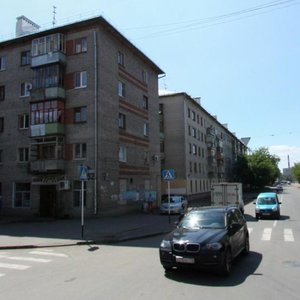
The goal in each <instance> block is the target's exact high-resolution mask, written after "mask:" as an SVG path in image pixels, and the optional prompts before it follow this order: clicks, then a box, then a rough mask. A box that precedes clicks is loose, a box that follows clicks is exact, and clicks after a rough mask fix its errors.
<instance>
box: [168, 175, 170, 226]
mask: <svg viewBox="0 0 300 300" xmlns="http://www.w3.org/2000/svg"><path fill="white" fill-rule="evenodd" d="M168 202H169V224H171V208H170V205H171V197H170V180H168Z"/></svg>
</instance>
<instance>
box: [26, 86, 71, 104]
mask: <svg viewBox="0 0 300 300" xmlns="http://www.w3.org/2000/svg"><path fill="white" fill-rule="evenodd" d="M30 95H31V99H32V100H33V101H41V100H50V99H65V98H66V91H65V89H64V88H62V87H59V86H57V87H46V88H33V89H32V90H31V92H30Z"/></svg>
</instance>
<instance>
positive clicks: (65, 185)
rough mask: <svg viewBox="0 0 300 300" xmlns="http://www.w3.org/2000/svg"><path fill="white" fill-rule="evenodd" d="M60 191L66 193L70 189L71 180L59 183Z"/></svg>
mask: <svg viewBox="0 0 300 300" xmlns="http://www.w3.org/2000/svg"><path fill="white" fill-rule="evenodd" d="M58 189H59V190H60V191H66V190H69V189H70V181H69V180H61V181H59V182H58Z"/></svg>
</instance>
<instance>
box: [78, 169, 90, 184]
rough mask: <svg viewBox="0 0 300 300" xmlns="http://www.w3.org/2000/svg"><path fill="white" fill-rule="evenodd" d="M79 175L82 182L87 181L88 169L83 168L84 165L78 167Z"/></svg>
mask: <svg viewBox="0 0 300 300" xmlns="http://www.w3.org/2000/svg"><path fill="white" fill-rule="evenodd" d="M79 173H80V175H79V177H80V180H82V181H86V180H88V167H87V166H84V165H80V171H79Z"/></svg>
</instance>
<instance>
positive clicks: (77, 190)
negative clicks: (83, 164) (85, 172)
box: [73, 180, 86, 207]
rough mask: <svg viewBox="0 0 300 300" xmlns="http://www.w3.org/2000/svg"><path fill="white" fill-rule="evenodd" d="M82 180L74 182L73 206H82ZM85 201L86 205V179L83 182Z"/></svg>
mask: <svg viewBox="0 0 300 300" xmlns="http://www.w3.org/2000/svg"><path fill="white" fill-rule="evenodd" d="M81 187H82V185H81V181H79V180H75V181H74V182H73V207H81ZM83 199H84V200H83V201H84V202H83V203H84V206H86V181H84V182H83Z"/></svg>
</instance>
